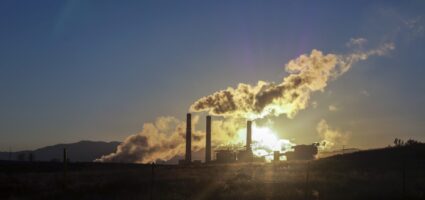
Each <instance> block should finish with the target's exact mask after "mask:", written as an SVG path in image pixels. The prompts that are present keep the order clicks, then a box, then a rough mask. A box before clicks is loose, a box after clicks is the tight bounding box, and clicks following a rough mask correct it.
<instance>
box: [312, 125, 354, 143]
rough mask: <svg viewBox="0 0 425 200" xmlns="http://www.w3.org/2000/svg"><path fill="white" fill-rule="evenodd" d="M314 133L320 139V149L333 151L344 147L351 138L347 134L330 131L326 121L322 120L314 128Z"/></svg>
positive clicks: (334, 130)
mask: <svg viewBox="0 0 425 200" xmlns="http://www.w3.org/2000/svg"><path fill="white" fill-rule="evenodd" d="M316 131H317V133H318V134H319V137H320V139H321V142H320V148H321V149H323V150H324V149H326V150H329V149H334V148H338V147H341V146H342V145H346V144H347V142H348V140H349V139H350V137H351V134H350V133H349V132H341V131H339V130H336V129H332V128H331V127H330V126H329V125H328V123H327V122H326V120H324V119H322V120H320V122H319V123H318V124H317V126H316Z"/></svg>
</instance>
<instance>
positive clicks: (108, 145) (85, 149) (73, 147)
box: [0, 140, 120, 162]
mask: <svg viewBox="0 0 425 200" xmlns="http://www.w3.org/2000/svg"><path fill="white" fill-rule="evenodd" d="M119 144H120V142H101V141H86V140H83V141H80V142H76V143H70V144H56V145H52V146H47V147H42V148H39V149H36V150H33V151H18V152H11V153H9V152H0V160H9V159H10V158H11V160H18V159H20V160H28V159H29V155H30V154H32V155H33V157H34V159H33V160H35V161H52V160H61V159H62V155H63V149H64V148H66V149H67V153H68V158H69V159H70V160H71V161H72V162H91V161H93V160H94V159H96V158H99V157H101V156H102V155H106V154H110V153H112V152H115V150H116V148H117V146H118V145H119Z"/></svg>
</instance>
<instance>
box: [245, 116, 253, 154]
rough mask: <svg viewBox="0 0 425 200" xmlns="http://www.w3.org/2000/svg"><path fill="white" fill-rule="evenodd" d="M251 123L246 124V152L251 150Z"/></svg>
mask: <svg viewBox="0 0 425 200" xmlns="http://www.w3.org/2000/svg"><path fill="white" fill-rule="evenodd" d="M251 124H252V121H247V122H246V150H251V141H252V140H251V137H252V136H251V135H252V127H251Z"/></svg>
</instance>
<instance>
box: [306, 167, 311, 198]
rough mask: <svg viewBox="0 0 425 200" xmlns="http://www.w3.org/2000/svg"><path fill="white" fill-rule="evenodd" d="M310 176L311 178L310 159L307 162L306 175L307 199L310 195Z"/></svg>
mask: <svg viewBox="0 0 425 200" xmlns="http://www.w3.org/2000/svg"><path fill="white" fill-rule="evenodd" d="M309 178H310V161H308V162H307V168H306V177H305V199H306V200H307V199H308V197H309V192H308V183H309Z"/></svg>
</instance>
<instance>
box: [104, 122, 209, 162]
mask: <svg viewBox="0 0 425 200" xmlns="http://www.w3.org/2000/svg"><path fill="white" fill-rule="evenodd" d="M198 121H199V117H197V116H195V117H194V118H193V119H192V126H193V127H192V148H193V150H194V151H199V150H200V149H201V148H203V147H204V143H205V142H204V135H205V133H203V132H201V131H198V130H195V128H194V127H195V125H196V124H197V123H198ZM185 135H186V123H185V122H184V121H180V120H178V119H177V118H174V117H159V118H158V119H157V120H156V122H155V123H145V124H144V125H143V130H142V131H141V132H139V133H138V134H134V135H131V136H129V137H127V139H125V141H124V142H123V143H121V144H120V145H119V146H118V148H117V151H116V152H115V153H112V154H109V155H105V156H102V157H101V158H99V159H97V160H96V161H100V162H131V163H149V162H154V161H157V160H169V159H171V158H173V157H174V156H177V155H183V154H184V149H185Z"/></svg>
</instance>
